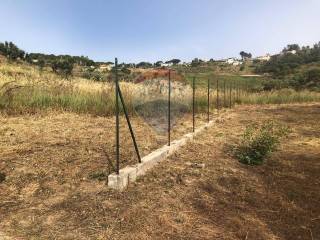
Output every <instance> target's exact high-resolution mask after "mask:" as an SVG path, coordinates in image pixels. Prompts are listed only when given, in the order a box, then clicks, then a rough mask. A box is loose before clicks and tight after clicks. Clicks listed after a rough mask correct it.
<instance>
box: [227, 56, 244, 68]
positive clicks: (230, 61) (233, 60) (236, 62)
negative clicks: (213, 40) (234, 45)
mask: <svg viewBox="0 0 320 240" xmlns="http://www.w3.org/2000/svg"><path fill="white" fill-rule="evenodd" d="M225 63H227V64H230V65H233V66H239V65H241V64H242V62H241V61H239V60H238V59H236V58H228V59H227V60H226V61H225Z"/></svg>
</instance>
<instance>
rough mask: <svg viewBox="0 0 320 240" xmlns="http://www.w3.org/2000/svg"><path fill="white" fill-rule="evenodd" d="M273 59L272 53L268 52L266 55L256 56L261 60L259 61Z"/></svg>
mask: <svg viewBox="0 0 320 240" xmlns="http://www.w3.org/2000/svg"><path fill="white" fill-rule="evenodd" d="M270 59H271V55H270V54H267V55H265V56H260V57H256V60H259V61H266V62H267V61H269V60H270Z"/></svg>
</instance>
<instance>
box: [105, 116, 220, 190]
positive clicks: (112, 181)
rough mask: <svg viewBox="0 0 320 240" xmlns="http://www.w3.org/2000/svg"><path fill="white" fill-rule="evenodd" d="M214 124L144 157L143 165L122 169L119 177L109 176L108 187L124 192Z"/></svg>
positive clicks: (211, 123) (114, 174) (208, 124)
mask: <svg viewBox="0 0 320 240" xmlns="http://www.w3.org/2000/svg"><path fill="white" fill-rule="evenodd" d="M216 120H217V119H216ZM214 122H215V121H210V122H209V123H207V124H205V125H204V126H201V127H200V128H198V129H196V130H195V132H194V133H188V134H186V135H184V136H183V137H182V138H181V139H179V140H175V141H172V142H171V145H170V146H163V147H162V148H159V149H157V150H156V151H154V152H152V153H150V154H149V155H147V156H145V157H143V158H142V159H141V163H139V164H136V165H134V166H128V167H125V168H123V169H121V170H120V171H119V175H118V174H116V173H113V174H110V175H109V176H108V187H110V188H113V189H116V190H120V191H121V190H124V189H125V188H126V187H127V186H128V185H129V184H130V183H132V182H134V181H135V180H136V179H137V177H139V176H142V175H144V174H145V173H146V172H147V171H148V170H150V169H151V168H153V167H154V166H155V165H157V164H158V163H159V162H161V161H162V160H164V159H166V158H167V157H168V156H170V155H171V154H173V153H174V152H176V151H177V150H178V149H179V148H181V147H182V146H183V145H185V144H186V143H187V142H188V141H191V140H192V139H193V138H194V137H195V136H196V135H198V134H199V133H201V132H203V131H204V130H206V129H207V128H208V127H210V126H211V125H213V123H214Z"/></svg>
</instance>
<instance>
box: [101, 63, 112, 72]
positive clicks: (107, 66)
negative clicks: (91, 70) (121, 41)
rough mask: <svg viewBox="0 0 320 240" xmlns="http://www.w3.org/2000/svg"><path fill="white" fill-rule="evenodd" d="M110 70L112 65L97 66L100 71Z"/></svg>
mask: <svg viewBox="0 0 320 240" xmlns="http://www.w3.org/2000/svg"><path fill="white" fill-rule="evenodd" d="M112 68H113V64H101V65H100V66H99V69H100V70H101V71H111V69H112Z"/></svg>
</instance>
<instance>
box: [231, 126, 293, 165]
mask: <svg viewBox="0 0 320 240" xmlns="http://www.w3.org/2000/svg"><path fill="white" fill-rule="evenodd" d="M288 134H289V128H288V127H286V126H283V125H280V124H278V123H275V122H274V121H270V120H269V121H265V122H263V123H262V124H261V125H259V124H251V125H249V126H247V127H246V130H245V131H244V134H243V136H242V139H241V142H240V143H239V145H238V146H237V147H236V149H235V155H236V157H237V158H238V159H239V161H240V162H241V163H244V164H248V165H261V164H262V163H263V162H264V160H265V159H266V158H267V157H268V156H269V155H270V154H271V153H272V152H274V151H276V150H277V148H278V147H279V146H280V143H281V139H283V138H285V137H287V135H288Z"/></svg>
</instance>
